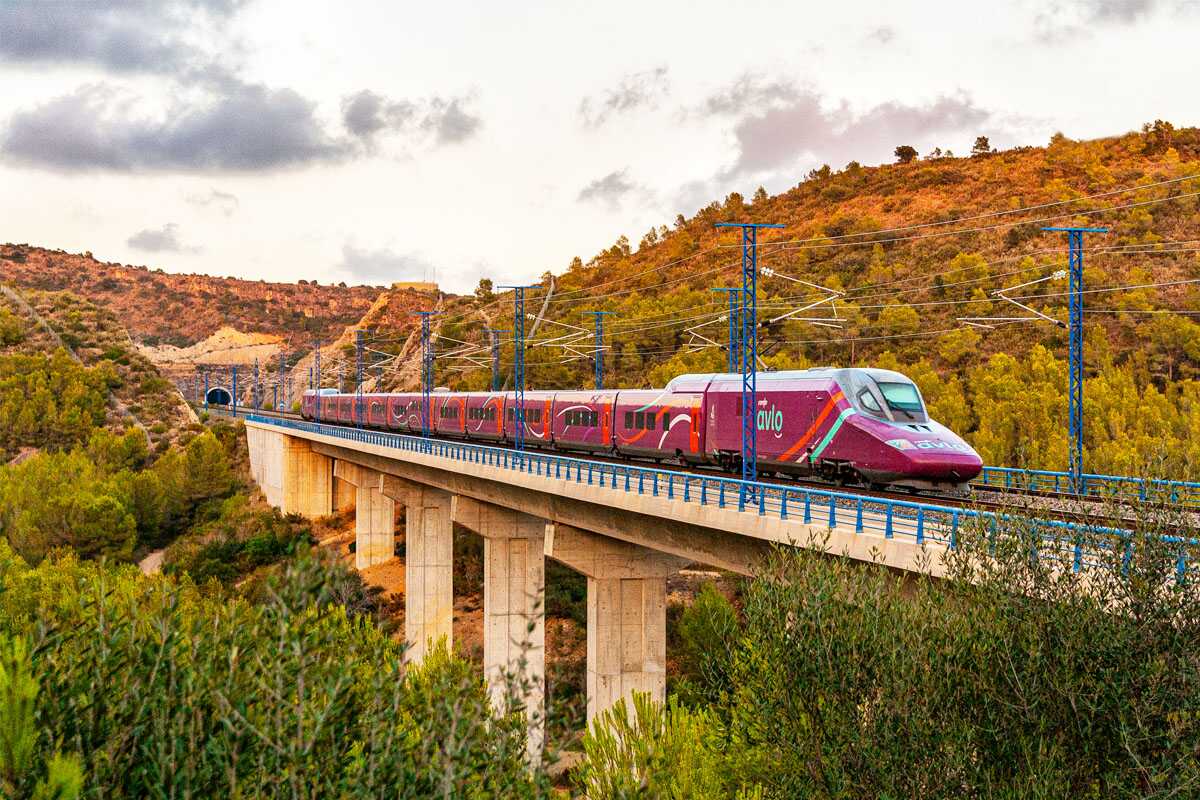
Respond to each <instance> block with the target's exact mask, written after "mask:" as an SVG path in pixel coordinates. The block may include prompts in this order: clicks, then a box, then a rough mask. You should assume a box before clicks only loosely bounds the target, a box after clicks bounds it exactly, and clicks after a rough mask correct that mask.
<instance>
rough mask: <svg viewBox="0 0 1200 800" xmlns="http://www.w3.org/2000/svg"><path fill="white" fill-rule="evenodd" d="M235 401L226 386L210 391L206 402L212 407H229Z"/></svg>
mask: <svg viewBox="0 0 1200 800" xmlns="http://www.w3.org/2000/svg"><path fill="white" fill-rule="evenodd" d="M232 400H233V395H232V394H230V393H229V390H228V389H226V388H225V387H224V386H214V387H213V388H211V389H209V390H208V395H207V396H206V397H205V398H204V402H206V403H208V404H209V405H210V406H227V405H229V403H230V401H232Z"/></svg>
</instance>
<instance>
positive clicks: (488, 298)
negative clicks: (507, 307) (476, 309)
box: [475, 257, 579, 303]
mask: <svg viewBox="0 0 1200 800" xmlns="http://www.w3.org/2000/svg"><path fill="white" fill-rule="evenodd" d="M575 260H576V261H578V260H579V258H578V257H576V259H575ZM572 266H574V262H572ZM493 297H494V295H493V294H492V279H491V278H480V279H479V285H478V286H476V287H475V299H476V300H478V301H479V302H480V303H490V302H492V298H493Z"/></svg>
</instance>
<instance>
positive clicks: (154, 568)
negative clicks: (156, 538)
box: [138, 549, 167, 575]
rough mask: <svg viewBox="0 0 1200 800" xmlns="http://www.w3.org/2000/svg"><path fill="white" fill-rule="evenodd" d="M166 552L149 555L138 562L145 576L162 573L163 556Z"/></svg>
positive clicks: (160, 551) (158, 551)
mask: <svg viewBox="0 0 1200 800" xmlns="http://www.w3.org/2000/svg"><path fill="white" fill-rule="evenodd" d="M166 552H167V551H166V550H165V549H164V550H155V551H153V552H150V553H147V554H146V557H145V558H143V559H142V560H141V561H139V562H138V569H140V570H141V571H142V574H143V575H157V574H158V573H160V572H162V564H163V556H164V555H165V554H166Z"/></svg>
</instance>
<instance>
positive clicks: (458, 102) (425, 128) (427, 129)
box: [342, 89, 483, 145]
mask: <svg viewBox="0 0 1200 800" xmlns="http://www.w3.org/2000/svg"><path fill="white" fill-rule="evenodd" d="M468 102H469V99H468V98H466V97H451V98H443V97H432V98H429V99H428V100H422V101H412V100H390V99H388V98H387V97H384V96H383V95H380V94H376V93H375V92H372V91H370V90H369V89H364V90H362V91H361V92H358V93H356V94H352V95H349V96H348V97H345V98H343V99H342V124H343V125H344V126H345V127H346V130H347V131H349V132H350V133H351V134H352V135H353V136H355V137H357V138H358V139H359V140H361V141H363V142H364V143H367V144H373V143H374V139H375V137H376V135H378V134H380V133H381V132H390V133H409V132H412V131H414V130H420V131H422V132H424V133H427V134H430V135H432V137H433V140H434V142H435V143H436V144H438V145H446V144H459V143H461V142H465V141H466V140H468V139H470V138H471V137H472V136H474V135H475V134H476V133H478V131H479V129H480V128H481V127H482V126H483V120H482V118H480V117H479V116H477V115H475V114H472V113H471V112H469V111H468V110H467V109H466V105H467V103H468Z"/></svg>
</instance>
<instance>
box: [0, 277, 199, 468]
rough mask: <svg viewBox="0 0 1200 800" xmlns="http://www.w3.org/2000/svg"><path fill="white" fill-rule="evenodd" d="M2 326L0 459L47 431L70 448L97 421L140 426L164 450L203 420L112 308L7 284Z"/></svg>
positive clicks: (1, 289)
mask: <svg viewBox="0 0 1200 800" xmlns="http://www.w3.org/2000/svg"><path fill="white" fill-rule="evenodd" d="M0 328H2V329H4V332H3V333H0V358H3V359H4V370H3V371H4V372H5V376H4V378H5V379H4V380H2V381H0V390H2V391H0V394H3V397H2V398H0V405H2V406H6V408H5V413H3V414H0V417H3V418H4V421H5V422H6V427H7V430H6V432H5V435H4V436H3V437H0V460H7V458H11V457H12V455H13V454H14V453H15V452H16V451H17V450H19V449H21V448H22V447H24V446H27V445H31V444H33V445H38V444H40V440H41V439H44V438H45V437H46V436H49V439H48V441H50V442H51V443H52V444H55V445H57V446H62V447H69V446H70V445H72V444H75V443H77V442H78V441H79V440H83V441H86V439H87V435H88V433H89V431H90V430H91V429H92V428H93V427H106V428H108V429H110V430H113V431H121V430H123V429H125V428H129V427H134V428H138V429H140V430H142V431H143V432H144V434H145V436H146V438H147V442H148V443H149V444H150V446H151V447H152V449H153V450H154V451H155V452H157V453H161V452H165V451H166V450H167V449H168V448H169V447H170V445H171V443H173V442H174V441H176V440H177V439H178V438H179V436H180V435H181V434H182V433H184V432H185V431H186V430H187V428H188V426H189V425H191V424H192V423H193V422H195V416H194V415H193V414H192V412H191V410H190V409H189V408H188V407H187V405H186V404H185V403H184V401H183V398H182V397H181V396H180V395H179V393H178V392H177V391H176V390H175V387H174V386H173V385H172V384H171V382H170V381H168V380H165V379H164V378H163V377H162V375H161V374H160V373H159V371H158V370H157V369H156V368H155V367H154V365H153V364H152V363H150V362H149V361H148V360H147V359H146V358H144V357H143V356H142V355H141V354H139V353H138V350H137V348H136V346H135V345H134V344H133V342H132V341H131V340H130V338H129V334H128V333H127V332H126V331H125V329H124V328H123V327H122V326H121V324H120V322H119V321H118V320H117V318H116V317H115V315H114V314H113V312H111V311H109V310H108V309H104V308H101V307H99V306H97V305H95V304H93V303H90V302H88V301H86V300H83V299H82V298H79V297H76V296H75V295H73V294H71V293H68V292H37V291H23V292H18V291H16V290H14V289H12V288H11V287H8V286H4V285H0ZM93 393H94V396H92V395H93ZM9 405H11V415H10V414H9V413H8V409H7V406H9ZM42 428H45V430H42Z"/></svg>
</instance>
